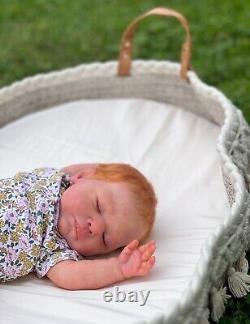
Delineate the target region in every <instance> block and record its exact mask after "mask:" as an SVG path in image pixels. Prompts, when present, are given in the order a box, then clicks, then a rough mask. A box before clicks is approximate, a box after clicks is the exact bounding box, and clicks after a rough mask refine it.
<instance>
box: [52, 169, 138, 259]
mask: <svg viewBox="0 0 250 324" xmlns="http://www.w3.org/2000/svg"><path fill="white" fill-rule="evenodd" d="M71 183H72V185H71V186H70V187H69V188H68V189H67V190H66V191H65V192H64V193H63V195H62V198H61V200H60V215H59V220H58V231H59V233H60V234H61V235H62V236H63V237H64V238H65V239H66V241H67V242H68V244H69V246H70V247H71V248H72V249H74V250H76V251H77V252H79V253H80V254H81V255H83V256H88V255H96V254H104V253H108V252H111V251H114V250H116V249H117V248H119V247H122V246H125V245H126V244H128V243H129V242H131V241H132V240H133V239H135V238H137V239H139V238H140V237H141V236H142V234H143V231H144V227H143V226H144V225H143V224H142V220H141V219H140V218H139V217H138V216H136V214H135V208H134V197H133V196H132V193H131V191H130V190H129V187H128V185H127V184H126V183H123V182H106V181H103V180H96V179H91V178H89V177H88V176H86V175H85V176H82V175H81V176H77V177H75V176H73V177H71Z"/></svg>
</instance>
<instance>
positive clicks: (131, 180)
mask: <svg viewBox="0 0 250 324" xmlns="http://www.w3.org/2000/svg"><path fill="white" fill-rule="evenodd" d="M93 178H94V179H98V180H104V181H111V182H125V183H127V184H128V185H129V188H130V190H131V192H132V193H133V195H134V197H135V210H136V212H137V214H138V216H139V217H141V218H142V219H143V221H144V224H145V227H144V234H143V235H142V237H140V238H138V239H139V241H140V243H141V242H142V241H144V240H145V238H146V237H147V236H148V235H149V233H150V232H151V229H152V227H153V224H154V221H155V209H156V205H157V198H156V195H155V192H154V189H153V186H152V184H151V183H150V182H149V181H148V180H147V179H146V178H145V176H144V175H143V174H142V173H141V172H139V171H138V170H137V169H136V168H134V167H132V166H131V165H129V164H125V163H100V164H98V165H97V169H96V172H95V174H94V176H93Z"/></svg>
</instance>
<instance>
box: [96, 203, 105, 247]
mask: <svg viewBox="0 0 250 324" xmlns="http://www.w3.org/2000/svg"><path fill="white" fill-rule="evenodd" d="M96 209H97V211H98V213H99V214H101V209H100V206H99V202H98V199H96ZM102 239H103V244H104V245H105V246H106V243H105V238H104V232H103V235H102Z"/></svg>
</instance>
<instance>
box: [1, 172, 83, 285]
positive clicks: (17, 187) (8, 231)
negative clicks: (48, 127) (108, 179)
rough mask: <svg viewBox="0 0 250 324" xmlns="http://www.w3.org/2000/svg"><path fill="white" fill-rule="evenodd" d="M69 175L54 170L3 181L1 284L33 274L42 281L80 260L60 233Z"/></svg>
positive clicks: (26, 173)
mask: <svg viewBox="0 0 250 324" xmlns="http://www.w3.org/2000/svg"><path fill="white" fill-rule="evenodd" d="M69 186H70V182H69V175H67V174H66V173H64V172H63V171H61V170H57V169H55V168H39V169H34V170H33V171H32V172H19V173H17V174H16V175H15V176H14V177H13V178H7V179H1V180H0V282H1V281H2V282H5V281H9V280H13V279H16V278H18V277H21V276H25V275H27V274H28V273H30V272H32V271H34V272H35V273H36V275H37V276H38V277H39V278H41V277H43V276H45V275H46V273H47V272H48V270H49V269H50V268H51V267H52V266H53V265H55V264H56V263H57V262H59V261H62V260H67V259H73V260H78V259H79V258H81V256H80V254H78V252H76V251H74V250H72V249H70V247H69V245H68V244H67V242H66V240H65V239H64V238H63V237H62V236H61V235H60V234H59V232H58V230H57V222H58V218H59V211H60V210H59V209H60V204H59V201H60V198H61V196H62V194H63V193H64V191H65V190H66V189H67V188H68V187H69Z"/></svg>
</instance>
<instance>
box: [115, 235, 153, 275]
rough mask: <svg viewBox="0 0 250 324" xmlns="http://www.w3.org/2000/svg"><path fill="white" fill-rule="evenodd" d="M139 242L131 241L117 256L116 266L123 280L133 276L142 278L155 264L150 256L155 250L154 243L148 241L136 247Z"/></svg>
mask: <svg viewBox="0 0 250 324" xmlns="http://www.w3.org/2000/svg"><path fill="white" fill-rule="evenodd" d="M138 245H139V241H138V240H133V241H132V242H130V243H129V244H128V245H127V246H125V248H124V249H123V250H122V252H121V253H120V255H119V256H118V264H119V267H120V270H121V272H122V274H123V276H124V277H125V279H127V278H130V277H134V276H144V275H146V274H147V273H148V272H149V271H150V269H151V268H152V267H153V265H154V263H155V256H154V255H152V254H153V253H154V251H155V249H156V243H155V241H150V242H148V243H146V244H144V245H141V246H140V247H138Z"/></svg>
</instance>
